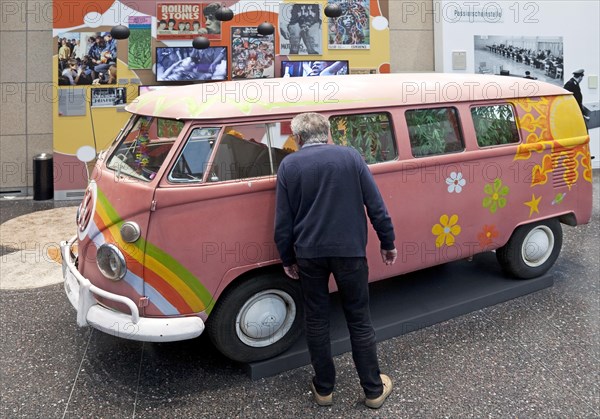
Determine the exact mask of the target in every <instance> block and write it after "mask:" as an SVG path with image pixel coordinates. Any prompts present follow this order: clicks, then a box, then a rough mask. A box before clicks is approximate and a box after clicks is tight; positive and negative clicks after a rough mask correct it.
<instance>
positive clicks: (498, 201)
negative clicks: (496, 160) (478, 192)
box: [483, 178, 509, 214]
mask: <svg viewBox="0 0 600 419" xmlns="http://www.w3.org/2000/svg"><path fill="white" fill-rule="evenodd" d="M483 191H484V192H485V193H486V194H487V195H489V196H486V197H485V198H483V207H484V208H487V209H489V210H490V212H491V213H492V214H495V213H496V211H498V208H504V207H505V206H506V195H508V192H509V188H508V186H506V185H504V186H503V185H502V180H501V179H500V178H496V180H494V183H488V184H486V185H485V187H484V188H483Z"/></svg>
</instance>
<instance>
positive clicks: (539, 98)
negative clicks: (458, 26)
mask: <svg viewBox="0 0 600 419" xmlns="http://www.w3.org/2000/svg"><path fill="white" fill-rule="evenodd" d="M127 110H128V111H129V112H130V113H131V114H132V117H131V119H130V121H129V122H128V123H127V125H126V126H125V127H124V128H123V129H122V130H121V132H120V133H119V135H118V136H117V138H116V139H115V141H114V143H113V145H112V146H111V147H110V148H109V149H108V150H105V151H103V152H102V153H100V155H99V156H98V159H97V162H96V164H95V167H94V169H93V173H92V174H91V179H92V180H91V181H90V183H89V187H88V188H87V191H86V194H85V197H84V199H83V202H82V203H81V205H80V207H79V211H78V214H77V235H76V237H73V238H72V239H71V240H69V241H68V242H64V243H62V257H63V271H64V278H65V290H66V293H67V296H68V298H69V300H70V301H71V304H72V305H73V306H74V307H75V309H76V310H77V323H78V324H79V325H80V326H86V325H90V326H92V327H94V328H97V329H99V330H101V331H104V332H106V333H110V334H113V335H116V336H120V337H123V338H126V339H134V340H140V341H150V342H164V341H176V340H183V339H191V338H194V337H197V336H198V335H200V334H201V333H203V332H204V329H205V328H206V329H207V331H208V333H209V335H210V337H211V339H212V341H213V342H214V344H215V345H216V347H217V348H218V349H219V350H220V351H222V352H223V353H224V354H225V355H227V356H228V357H230V358H232V359H234V360H238V361H244V362H246V361H255V360H260V359H264V358H268V357H272V356H274V355H277V354H278V353H280V352H282V351H284V350H285V349H287V348H288V347H289V346H290V345H291V344H292V343H293V342H294V341H295V339H296V338H297V337H298V336H299V334H300V333H301V318H300V317H301V302H300V300H299V293H298V284H297V283H296V282H295V281H294V280H291V279H289V278H287V277H286V276H285V274H284V273H283V269H282V267H281V266H280V261H279V257H278V254H277V251H276V249H275V245H274V243H273V223H274V206H275V200H274V195H275V177H276V173H277V168H278V166H279V164H280V162H281V161H282V159H284V158H285V156H286V155H287V154H289V153H293V152H294V151H295V150H296V145H295V143H294V141H293V140H292V137H291V132H290V120H291V118H292V117H293V116H295V115H296V114H298V113H301V112H308V111H310V112H319V113H321V114H323V115H325V116H327V117H328V118H329V120H330V122H331V135H330V141H331V142H333V143H336V144H341V145H345V146H350V147H355V148H356V149H357V150H359V151H360V153H361V154H362V155H363V156H364V158H365V160H366V161H367V163H368V164H369V165H370V168H371V170H372V172H373V174H374V177H375V180H376V182H377V183H378V185H379V188H380V190H381V192H382V194H383V196H384V199H385V202H386V204H387V207H388V210H389V212H390V215H391V216H392V219H393V222H394V226H395V229H396V232H397V236H398V239H397V241H396V245H397V247H398V250H399V260H398V262H399V263H396V264H395V265H393V266H385V265H383V264H372V266H371V278H370V279H371V281H377V280H380V279H384V278H390V277H394V276H397V275H399V274H403V273H406V272H411V271H415V270H418V269H422V268H426V267H429V266H432V265H437V264H441V263H446V262H449V261H453V260H457V259H463V258H468V257H471V256H472V255H474V254H476V253H480V252H487V251H492V250H495V252H496V255H497V259H498V261H499V263H500V264H501V266H502V267H503V269H504V270H505V271H506V274H507V275H509V276H513V277H516V278H525V279H526V278H532V277H536V276H539V275H542V274H544V273H545V272H546V271H548V269H550V268H551V266H552V265H553V264H554V262H555V261H556V259H557V257H558V254H559V252H560V249H561V244H562V231H561V224H568V225H577V224H582V223H587V222H588V220H589V218H590V216H591V208H592V183H591V181H592V170H591V164H590V152H589V147H588V142H589V137H588V134H587V131H586V127H585V124H584V121H583V118H582V115H581V112H580V110H579V107H578V105H577V103H576V101H575V99H574V98H573V97H572V96H571V94H570V93H569V92H567V91H565V90H563V89H562V88H560V87H557V86H554V85H550V84H545V83H541V82H536V81H531V80H526V79H515V78H512V77H496V76H485V75H481V76H477V75H450V74H385V75H364V76H363V75H361V76H358V75H357V76H343V77H319V78H305V79H293V81H290V79H271V80H268V79H267V80H248V81H237V82H224V83H210V84H198V85H192V86H181V87H173V88H169V89H162V90H158V91H155V92H152V93H147V94H143V95H141V96H139V97H138V98H137V99H136V101H135V102H134V103H132V104H131V105H129V106H128V107H127ZM369 243H370V244H369V247H368V257H369V259H372V260H374V259H377V258H378V257H379V256H378V255H379V249H378V248H377V244H378V240H377V239H376V236H375V233H374V232H373V231H371V232H370V237H369ZM331 290H332V291H335V288H334V285H333V282H332V285H331Z"/></svg>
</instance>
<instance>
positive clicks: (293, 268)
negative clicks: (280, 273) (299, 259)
mask: <svg viewBox="0 0 600 419" xmlns="http://www.w3.org/2000/svg"><path fill="white" fill-rule="evenodd" d="M283 270H284V271H285V274H286V275H287V276H289V277H290V278H292V279H300V274H299V272H300V271H299V269H298V265H296V264H295V263H294V264H293V265H290V266H284V267H283Z"/></svg>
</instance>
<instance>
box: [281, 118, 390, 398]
mask: <svg viewBox="0 0 600 419" xmlns="http://www.w3.org/2000/svg"><path fill="white" fill-rule="evenodd" d="M291 126H292V133H293V134H294V137H295V139H296V142H297V143H298V146H299V147H301V149H300V150H299V151H297V152H295V153H293V154H290V155H289V156H287V157H286V158H285V159H284V160H283V161H282V162H281V165H280V166H279V170H278V172H277V198H276V202H277V206H276V212H275V243H276V245H277V249H278V251H279V254H280V257H281V260H282V262H283V267H284V270H285V273H286V274H287V275H288V276H289V277H291V278H294V279H300V285H301V288H302V295H303V299H304V312H305V332H306V341H307V345H308V349H309V353H310V357H311V363H312V365H313V368H314V370H315V376H314V378H313V380H312V382H311V389H312V392H313V394H314V397H315V400H316V402H317V403H318V404H319V405H321V406H328V405H331V404H332V402H333V401H332V400H333V399H332V393H333V388H334V385H335V366H334V363H333V358H332V356H331V343H330V337H329V288H328V283H329V276H330V275H331V274H333V276H334V278H335V281H336V283H337V286H338V290H339V293H340V297H341V300H342V307H343V309H344V314H345V316H346V322H347V324H348V329H349V331H350V341H351V344H352V358H353V359H354V364H355V366H356V370H357V372H358V376H359V378H360V384H361V386H362V387H363V390H364V392H365V396H366V399H365V404H366V405H367V406H368V407H371V408H374V409H377V408H379V407H381V405H383V403H384V401H385V400H386V399H387V397H388V396H389V395H390V393H391V392H392V381H391V380H390V378H389V377H388V376H387V375H384V374H380V371H379V364H378V361H377V349H376V342H375V331H374V329H373V326H372V323H371V315H370V310H369V289H368V276H369V268H368V266H367V260H366V257H365V256H366V252H365V248H366V245H367V222H366V216H365V207H366V209H367V215H368V216H369V219H370V221H371V224H372V225H373V227H374V229H375V231H376V232H377V237H378V238H379V241H380V242H381V256H382V259H383V262H384V263H385V264H386V265H392V264H393V263H394V262H395V261H396V257H397V251H396V248H395V247H394V239H395V236H394V228H393V226H392V221H391V218H390V216H389V215H388V213H387V209H386V207H385V204H384V202H383V199H382V197H381V194H380V193H379V190H378V188H377V185H376V184H375V181H374V180H373V176H372V175H371V172H370V171H369V168H368V167H367V165H366V163H365V162H364V160H363V159H362V157H361V156H360V154H359V153H358V152H357V151H356V150H354V149H352V148H349V147H344V146H338V145H332V144H327V138H328V135H329V121H328V120H327V119H326V118H325V117H324V116H322V115H319V114H317V113H304V114H300V115H297V116H296V117H295V118H294V119H293V120H292V124H291Z"/></svg>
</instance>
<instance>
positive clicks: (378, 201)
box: [275, 144, 395, 266]
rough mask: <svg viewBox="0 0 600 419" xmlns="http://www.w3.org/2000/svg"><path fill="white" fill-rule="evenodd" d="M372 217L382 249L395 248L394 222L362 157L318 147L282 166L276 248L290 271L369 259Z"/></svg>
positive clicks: (305, 150)
mask: <svg viewBox="0 0 600 419" xmlns="http://www.w3.org/2000/svg"><path fill="white" fill-rule="evenodd" d="M365 207H366V208H367V215H368V216H369V219H370V220H371V224H372V225H373V228H374V229H375V231H376V232H377V236H378V238H379V241H380V242H381V248H382V249H385V250H391V249H393V248H394V239H395V237H394V227H393V226H392V220H391V218H390V216H389V215H388V213H387V209H386V207H385V204H384V202H383V199H382V197H381V194H380V193H379V189H378V188H377V185H376V184H375V181H374V180H373V176H372V175H371V172H370V171H369V168H368V166H367V165H366V163H365V162H364V160H363V159H362V157H361V156H360V154H359V153H358V152H357V151H356V150H354V149H353V148H350V147H344V146H337V145H331V144H318V145H317V144H315V145H308V146H306V145H305V146H304V147H302V149H301V150H300V151H298V152H296V153H293V154H290V155H289V156H287V157H286V158H285V159H283V161H282V162H281V165H280V166H279V170H278V172H277V207H276V210H275V243H276V245H277V249H278V250H279V255H280V257H281V260H282V262H283V265H284V266H290V265H292V264H294V263H296V257H298V258H303V259H304V258H306V259H310V258H318V257H364V256H365V255H366V253H365V248H366V246H367V219H366V216H365Z"/></svg>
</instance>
